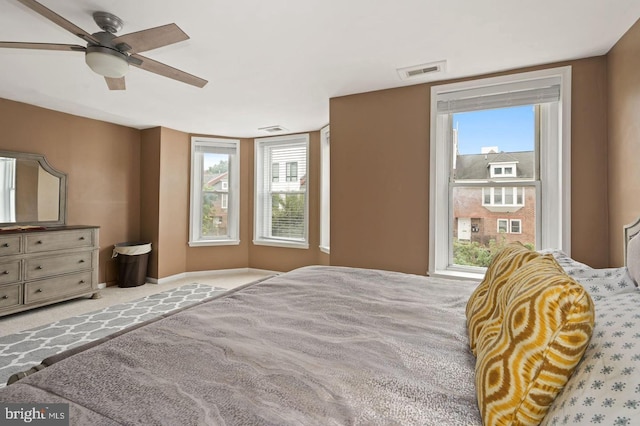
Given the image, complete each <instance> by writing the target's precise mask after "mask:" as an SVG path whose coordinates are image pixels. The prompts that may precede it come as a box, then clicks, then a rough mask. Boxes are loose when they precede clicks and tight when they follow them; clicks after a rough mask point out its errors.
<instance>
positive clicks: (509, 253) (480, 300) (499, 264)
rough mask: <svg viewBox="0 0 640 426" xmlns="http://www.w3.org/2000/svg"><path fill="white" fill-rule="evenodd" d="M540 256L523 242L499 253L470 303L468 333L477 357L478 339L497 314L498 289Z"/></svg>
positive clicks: (471, 347)
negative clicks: (492, 317)
mask: <svg viewBox="0 0 640 426" xmlns="http://www.w3.org/2000/svg"><path fill="white" fill-rule="evenodd" d="M539 256H540V254H539V253H537V252H535V251H533V250H529V249H528V248H526V247H525V246H523V245H522V244H521V243H511V244H508V245H506V246H505V247H504V248H503V249H502V250H500V251H499V252H498V253H497V254H496V255H495V257H494V258H493V260H492V261H491V263H490V264H489V267H488V268H487V272H486V273H485V276H484V279H483V280H482V282H481V283H480V285H479V286H478V287H476V289H475V290H474V292H473V294H471V297H469V300H468V301H467V308H466V315H467V332H468V334H469V347H470V349H471V352H472V353H473V354H474V355H477V349H476V346H477V341H478V336H479V335H480V332H481V331H482V328H483V327H484V325H485V323H486V322H487V321H488V320H489V319H490V318H491V316H492V315H493V314H494V312H495V309H496V306H497V305H496V297H497V293H498V290H500V288H501V287H502V286H503V285H504V283H505V282H506V281H507V280H508V279H509V277H510V276H511V275H512V274H513V273H514V272H515V271H517V270H518V268H520V267H521V266H522V265H524V264H525V263H527V262H529V261H530V260H532V259H535V258H537V257H539Z"/></svg>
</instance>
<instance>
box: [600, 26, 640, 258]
mask: <svg viewBox="0 0 640 426" xmlns="http://www.w3.org/2000/svg"><path fill="white" fill-rule="evenodd" d="M607 64H608V68H607V71H608V95H609V98H608V101H609V102H608V119H609V134H608V137H609V153H608V154H609V157H608V159H609V181H608V188H609V227H610V234H609V247H610V259H609V261H610V264H611V265H612V266H620V265H623V264H624V259H623V239H622V227H623V225H625V224H627V223H631V222H632V221H634V220H635V219H636V218H637V217H638V216H639V215H640V195H639V194H640V21H637V22H636V23H635V25H633V27H631V29H629V31H627V33H626V34H625V35H624V36H623V37H622V38H621V39H620V40H619V41H618V43H616V45H615V46H614V47H613V48H612V49H611V51H609V53H608V55H607Z"/></svg>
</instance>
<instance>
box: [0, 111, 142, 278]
mask: <svg viewBox="0 0 640 426" xmlns="http://www.w3.org/2000/svg"><path fill="white" fill-rule="evenodd" d="M0 129H2V136H1V137H0V149H3V150H9V151H22V152H32V153H37V154H44V155H45V156H46V157H47V160H48V161H49V162H50V163H51V165H52V166H53V167H54V168H56V169H58V170H60V171H62V172H64V173H66V174H67V176H68V179H67V189H68V190H67V224H69V225H97V226H100V247H101V248H100V268H99V273H98V279H99V281H100V282H112V281H115V279H116V274H115V271H116V270H115V262H113V261H112V260H111V253H112V249H113V245H114V244H115V243H118V242H122V241H130V240H132V239H137V238H139V235H140V172H139V169H138V166H139V164H140V131H138V130H136V129H131V128H129V127H124V126H118V125H115V124H110V123H106V122H102V121H97V120H90V119H86V118H82V117H77V116H73V115H69V114H64V113H60V112H56V111H51V110H47V109H43V108H38V107H35V106H32V105H27V104H23V103H19V102H13V101H10V100H6V99H0Z"/></svg>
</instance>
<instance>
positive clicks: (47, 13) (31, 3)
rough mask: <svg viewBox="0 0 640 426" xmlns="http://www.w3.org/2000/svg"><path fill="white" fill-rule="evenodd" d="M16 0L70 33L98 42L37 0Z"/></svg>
mask: <svg viewBox="0 0 640 426" xmlns="http://www.w3.org/2000/svg"><path fill="white" fill-rule="evenodd" d="M18 1H19V2H20V3H22V4H24V5H25V6H27V7H28V8H29V9H31V10H33V11H34V12H37V13H39V14H40V15H42V16H44V17H45V18H47V19H48V20H50V21H52V22H53V23H55V24H58V25H59V26H61V27H62V28H64V29H65V30H67V31H69V32H70V33H71V34H73V35H76V36H78V37H80V38H81V39H83V40H85V41H91V42H92V43H96V44H100V42H99V41H98V39H97V38H95V37H94V36H92V35H91V34H89V33H88V32H86V31H85V30H83V29H82V28H80V27H78V26H77V25H75V24H73V23H72V22H69V21H67V20H66V19H64V18H63V17H62V16H60V15H58V14H57V13H55V12H54V11H53V10H51V9H48V8H46V7H44V6H43V5H41V4H40V3H38V2H37V1H35V0H18Z"/></svg>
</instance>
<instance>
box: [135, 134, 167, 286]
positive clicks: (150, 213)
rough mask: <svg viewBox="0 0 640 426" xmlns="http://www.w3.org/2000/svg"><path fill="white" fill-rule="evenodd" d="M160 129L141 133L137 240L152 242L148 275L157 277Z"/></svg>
mask: <svg viewBox="0 0 640 426" xmlns="http://www.w3.org/2000/svg"><path fill="white" fill-rule="evenodd" d="M161 136H162V129H161V128H160V127H154V128H152V129H146V130H143V131H142V132H141V138H140V158H141V159H144V160H143V161H141V163H140V240H143V241H148V242H150V243H151V254H150V256H149V265H148V268H147V273H148V276H150V277H154V278H157V277H158V269H159V266H158V239H159V235H160V152H161V140H162V139H161Z"/></svg>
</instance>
